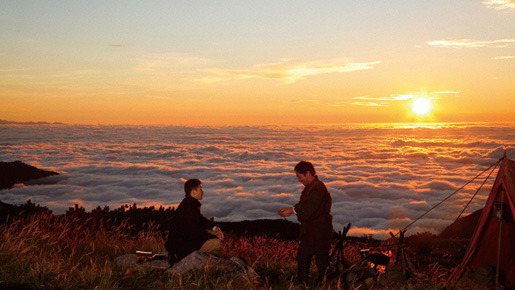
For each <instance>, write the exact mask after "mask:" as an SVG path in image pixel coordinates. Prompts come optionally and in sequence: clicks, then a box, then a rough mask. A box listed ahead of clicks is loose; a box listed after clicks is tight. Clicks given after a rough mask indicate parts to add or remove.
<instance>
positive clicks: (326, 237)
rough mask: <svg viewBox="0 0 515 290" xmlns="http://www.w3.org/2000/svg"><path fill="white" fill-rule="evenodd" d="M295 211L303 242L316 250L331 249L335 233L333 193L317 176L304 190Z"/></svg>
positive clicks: (300, 237)
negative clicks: (332, 207) (332, 212)
mask: <svg viewBox="0 0 515 290" xmlns="http://www.w3.org/2000/svg"><path fill="white" fill-rule="evenodd" d="M295 212H296V213H297V219H298V220H299V222H300V235H299V239H300V240H301V242H303V243H306V244H307V245H309V247H311V248H313V250H314V251H315V252H325V251H329V249H330V247H331V237H332V234H333V216H332V215H331V195H330V194H329V191H328V190H327V188H326V187H325V184H324V183H323V182H322V181H320V180H319V179H318V177H317V176H315V179H314V180H313V181H312V182H311V183H310V184H308V185H307V186H306V187H305V188H304V190H303V191H302V194H301V196H300V202H299V203H297V204H296V205H295Z"/></svg>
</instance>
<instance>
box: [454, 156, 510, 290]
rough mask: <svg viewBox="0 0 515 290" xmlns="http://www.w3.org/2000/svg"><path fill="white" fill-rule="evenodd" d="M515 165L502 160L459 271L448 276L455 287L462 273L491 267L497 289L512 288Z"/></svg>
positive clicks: (504, 159) (508, 160)
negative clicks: (493, 268)
mask: <svg viewBox="0 0 515 290" xmlns="http://www.w3.org/2000/svg"><path fill="white" fill-rule="evenodd" d="M514 220H515V161H513V160H510V159H508V158H507V157H506V153H505V154H504V157H503V158H502V159H501V165H500V167H499V171H498V173H497V177H496V179H495V182H494V185H493V187H492V189H491V191H490V194H489V196H488V199H487V201H486V204H485V207H484V208H483V210H482V212H481V217H480V219H479V222H478V224H477V226H476V229H475V231H474V234H473V236H472V239H471V240H470V243H469V246H468V248H467V251H466V253H465V256H464V258H463V261H462V262H461V264H460V265H459V267H458V268H457V269H456V270H455V271H454V273H453V274H452V275H451V280H450V282H451V285H454V284H455V283H456V282H457V281H458V280H459V278H460V277H461V276H462V275H463V273H464V271H465V270H468V269H477V268H478V267H480V266H482V265H490V266H493V267H495V269H496V276H495V279H496V288H497V287H498V285H499V283H503V284H504V286H505V287H508V288H509V289H511V288H515V223H514Z"/></svg>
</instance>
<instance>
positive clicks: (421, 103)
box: [411, 98, 431, 116]
mask: <svg viewBox="0 0 515 290" xmlns="http://www.w3.org/2000/svg"><path fill="white" fill-rule="evenodd" d="M411 109H412V110H413V113H415V115H418V116H424V115H427V114H429V112H430V111H431V102H430V101H429V99H427V98H417V99H415V100H413V104H412V106H411Z"/></svg>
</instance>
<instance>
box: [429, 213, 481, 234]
mask: <svg viewBox="0 0 515 290" xmlns="http://www.w3.org/2000/svg"><path fill="white" fill-rule="evenodd" d="M482 211H483V209H479V210H477V211H475V212H473V213H471V214H469V215H468V216H465V217H461V218H459V219H457V220H456V221H455V222H453V223H452V224H450V225H449V226H448V227H446V228H445V229H444V230H443V231H442V232H441V233H440V234H439V235H438V236H439V237H440V238H443V239H449V238H458V239H470V238H472V235H473V234H474V230H475V228H476V225H477V223H478V221H479V218H480V217H481V212H482Z"/></svg>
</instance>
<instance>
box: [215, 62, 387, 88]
mask: <svg viewBox="0 0 515 290" xmlns="http://www.w3.org/2000/svg"><path fill="white" fill-rule="evenodd" d="M380 63H381V61H375V62H363V63H359V62H348V61H343V60H331V61H306V60H298V59H284V60H281V61H280V62H277V63H268V64H259V65H255V66H253V67H252V68H250V69H244V70H236V69H223V68H214V69H209V71H210V72H213V73H217V74H223V75H229V76H233V77H236V78H240V79H247V78H260V79H276V80H280V81H283V82H285V83H287V84H291V83H295V82H297V81H299V80H303V79H305V78H307V77H309V76H315V75H320V74H327V73H344V72H352V71H359V70H368V69H373V68H374V66H375V65H377V64H380Z"/></svg>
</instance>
